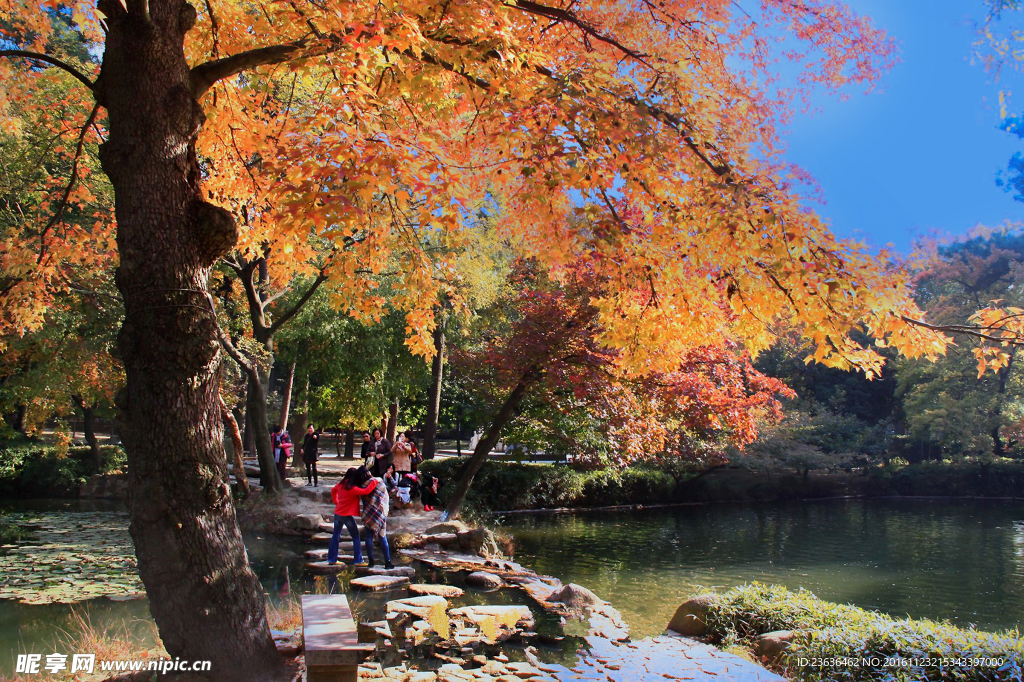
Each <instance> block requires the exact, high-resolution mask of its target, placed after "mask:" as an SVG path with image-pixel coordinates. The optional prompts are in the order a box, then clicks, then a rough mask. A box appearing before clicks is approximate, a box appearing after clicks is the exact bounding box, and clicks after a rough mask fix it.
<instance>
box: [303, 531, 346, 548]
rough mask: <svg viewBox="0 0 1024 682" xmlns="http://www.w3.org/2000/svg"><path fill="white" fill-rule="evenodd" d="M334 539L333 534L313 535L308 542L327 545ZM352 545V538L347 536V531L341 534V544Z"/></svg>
mask: <svg viewBox="0 0 1024 682" xmlns="http://www.w3.org/2000/svg"><path fill="white" fill-rule="evenodd" d="M332 537H334V534H333V533H314V534H313V535H311V536H310V537H309V541H310V542H315V543H317V544H323V545H329V544H331V538H332ZM345 543H348V544H350V545H351V544H352V536H351V535H349V534H348V531H346V532H344V533H342V534H341V544H343V545H344V544H345Z"/></svg>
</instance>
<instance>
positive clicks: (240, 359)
mask: <svg viewBox="0 0 1024 682" xmlns="http://www.w3.org/2000/svg"><path fill="white" fill-rule="evenodd" d="M217 335H218V337H219V338H220V345H221V346H223V347H224V350H225V351H226V352H227V354H228V355H230V356H231V359H232V360H234V361H235V362H237V363H238V366H239V367H241V368H242V371H243V372H245V374H246V376H248V377H249V378H250V379H251V380H253V381H259V378H260V377H259V373H258V372H257V371H256V366H255V365H254V364H253V363H251V362H249V360H247V359H246V358H245V356H244V355H242V352H241V351H239V350H238V348H236V347H235V344H233V343H231V339H229V338H228V335H227V334H226V333H225V332H224V329H223V328H221V326H220V325H219V324H218V325H217Z"/></svg>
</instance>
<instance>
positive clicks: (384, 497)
mask: <svg viewBox="0 0 1024 682" xmlns="http://www.w3.org/2000/svg"><path fill="white" fill-rule="evenodd" d="M362 468H363V469H365V468H366V467H362ZM367 474H369V471H367ZM373 480H374V481H376V482H377V485H375V486H374V487H373V490H372V491H371V492H370V494H369V495H367V496H366V497H364V498H363V523H364V524H365V525H366V534H365V537H364V541H363V548H364V551H365V554H366V559H367V561H369V565H370V566H373V539H374V538H376V539H377V543H378V544H379V545H380V549H381V551H382V552H383V553H384V568H394V567H395V565H394V564H392V563H391V548H390V547H388V535H387V523H388V489H387V486H386V485H384V480H383V479H380V478H374V479H373Z"/></svg>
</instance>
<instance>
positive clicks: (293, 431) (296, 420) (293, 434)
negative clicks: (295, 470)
mask: <svg viewBox="0 0 1024 682" xmlns="http://www.w3.org/2000/svg"><path fill="white" fill-rule="evenodd" d="M308 423H309V413H308V412H305V411H303V412H300V413H298V414H293V415H292V423H291V424H289V425H288V436H289V437H290V438H291V439H292V445H293V447H292V461H291V462H290V463H289V464H290V465H291V466H293V467H297V466H300V465H301V464H302V458H301V457H300V455H301V454H302V453H301V450H302V440H303V439H304V438H305V437H306V425H307V424H308Z"/></svg>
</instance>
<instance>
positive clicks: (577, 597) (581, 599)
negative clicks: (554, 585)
mask: <svg viewBox="0 0 1024 682" xmlns="http://www.w3.org/2000/svg"><path fill="white" fill-rule="evenodd" d="M547 601H549V602H558V603H560V604H565V605H566V606H568V607H569V608H572V609H585V608H590V607H593V606H603V605H604V603H605V602H604V600H603V599H601V598H600V597H598V596H597V595H596V594H594V593H593V592H591V591H590V590H588V589H587V588H585V587H583V586H581V585H577V584H576V583H569V584H568V585H566V586H565V587H563V588H562V589H560V590H558V591H557V592H553V593H551V595H550V596H549V597H548V598H547Z"/></svg>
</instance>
